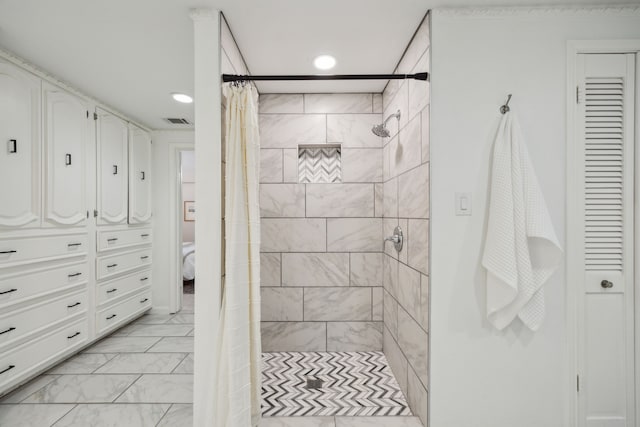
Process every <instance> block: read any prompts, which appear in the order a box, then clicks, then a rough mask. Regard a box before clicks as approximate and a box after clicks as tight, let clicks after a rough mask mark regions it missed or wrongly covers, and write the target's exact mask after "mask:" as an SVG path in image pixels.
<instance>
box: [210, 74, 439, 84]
mask: <svg viewBox="0 0 640 427" xmlns="http://www.w3.org/2000/svg"><path fill="white" fill-rule="evenodd" d="M404 79H414V80H425V81H426V80H429V73H415V74H302V75H297V76H295V75H294V76H291V75H289V76H287V75H274V76H247V75H244V76H243V75H237V74H223V75H222V81H223V82H241V81H275V80H404Z"/></svg>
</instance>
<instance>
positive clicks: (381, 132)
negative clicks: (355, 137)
mask: <svg viewBox="0 0 640 427" xmlns="http://www.w3.org/2000/svg"><path fill="white" fill-rule="evenodd" d="M393 117H395V118H396V119H398V121H400V110H398V111H397V112H396V113H395V114H392V115H390V116H389V117H387V118H386V119H385V121H384V122H382V123H381V124H379V125H375V126H374V127H372V128H371V132H373V133H374V134H375V135H377V136H380V137H382V138H389V136H391V132H389V129H387V122H388V121H389V120H390V119H391V118H393Z"/></svg>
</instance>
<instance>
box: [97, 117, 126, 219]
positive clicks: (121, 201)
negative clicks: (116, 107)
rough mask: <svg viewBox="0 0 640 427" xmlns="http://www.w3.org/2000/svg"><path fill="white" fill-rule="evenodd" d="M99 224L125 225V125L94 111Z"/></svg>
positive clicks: (119, 120)
mask: <svg viewBox="0 0 640 427" xmlns="http://www.w3.org/2000/svg"><path fill="white" fill-rule="evenodd" d="M97 112H98V124H97V138H98V224H122V223H126V222H127V197H128V192H127V186H128V182H127V178H128V176H127V170H128V165H127V122H125V121H124V120H122V119H119V118H118V117H116V116H114V115H113V114H110V113H107V112H106V111H103V110H100V109H98V110H97Z"/></svg>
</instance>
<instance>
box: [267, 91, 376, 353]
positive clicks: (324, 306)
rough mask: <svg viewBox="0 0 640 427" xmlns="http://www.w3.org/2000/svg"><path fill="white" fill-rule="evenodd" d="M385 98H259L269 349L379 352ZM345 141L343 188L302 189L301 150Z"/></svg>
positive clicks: (335, 185)
mask: <svg viewBox="0 0 640 427" xmlns="http://www.w3.org/2000/svg"><path fill="white" fill-rule="evenodd" d="M381 113H382V96H381V95H380V94H304V95H303V94H296V95H291V94H286V95H285V94H283V95H280V94H272V95H261V96H260V139H261V148H262V149H261V172H260V208H261V217H262V219H261V234H262V235H261V252H262V254H261V260H260V262H261V282H262V349H263V351H267V352H268V351H375V350H381V349H382V337H383V332H382V330H383V325H382V316H383V308H382V301H383V292H382V255H383V254H382V214H383V211H382V208H383V195H382V190H383V183H382V178H383V176H382V140H381V139H380V138H379V137H377V136H375V135H374V134H373V133H372V132H371V127H372V126H373V125H374V124H376V123H380V121H381V120H382V114H381ZM327 143H331V144H333V143H339V144H341V146H342V150H341V155H342V182H341V183H332V184H300V183H298V145H300V144H327Z"/></svg>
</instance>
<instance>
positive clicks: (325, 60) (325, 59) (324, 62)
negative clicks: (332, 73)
mask: <svg viewBox="0 0 640 427" xmlns="http://www.w3.org/2000/svg"><path fill="white" fill-rule="evenodd" d="M313 65H315V67H316V68H317V69H318V70H330V69H332V68H333V67H335V66H336V58H334V57H333V56H331V55H320V56H318V57H317V58H316V59H314V60H313Z"/></svg>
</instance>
